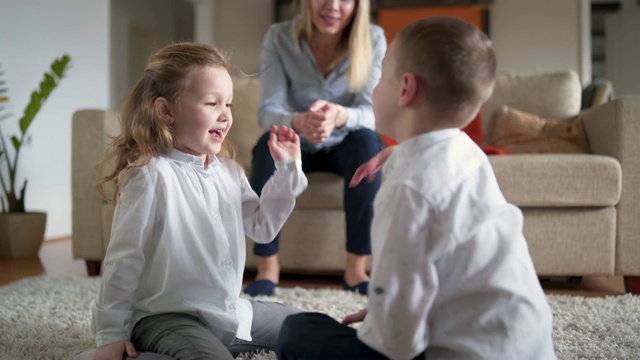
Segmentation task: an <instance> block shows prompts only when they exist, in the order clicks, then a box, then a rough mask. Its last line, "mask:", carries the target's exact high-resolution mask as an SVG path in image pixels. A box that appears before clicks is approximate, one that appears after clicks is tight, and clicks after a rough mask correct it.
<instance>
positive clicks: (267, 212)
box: [93, 150, 307, 346]
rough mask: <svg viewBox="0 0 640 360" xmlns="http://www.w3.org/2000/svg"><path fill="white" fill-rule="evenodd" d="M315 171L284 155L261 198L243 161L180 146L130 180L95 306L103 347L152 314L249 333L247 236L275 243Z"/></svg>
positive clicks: (225, 335)
mask: <svg viewBox="0 0 640 360" xmlns="http://www.w3.org/2000/svg"><path fill="white" fill-rule="evenodd" d="M306 186H307V179H306V177H305V175H304V173H303V172H302V169H301V164H300V162H288V163H285V162H283V161H277V162H276V171H275V173H274V174H273V176H272V177H271V179H270V180H269V181H268V182H267V183H266V185H265V186H264V188H263V190H262V195H261V196H260V197H258V196H257V195H256V193H255V192H254V191H253V190H252V189H251V186H250V185H249V182H248V181H247V178H246V176H245V173H244V171H243V169H242V168H241V167H240V166H239V165H238V164H236V163H235V162H233V161H232V160H229V159H223V158H215V159H214V160H213V161H212V162H211V163H210V164H209V166H208V168H206V169H205V166H204V162H203V160H202V159H201V158H199V157H195V156H191V155H188V154H186V153H183V152H180V151H177V150H174V151H173V152H172V153H171V154H170V155H168V156H164V157H158V158H154V159H152V160H151V161H150V162H149V164H147V165H145V166H143V167H140V168H132V169H131V170H130V171H129V172H128V173H127V175H126V176H125V178H124V179H123V181H122V186H121V195H120V198H119V200H118V203H117V206H116V210H115V215H114V221H113V225H112V229H111V239H110V242H109V247H108V249H107V253H106V256H105V259H104V267H103V274H102V286H101V289H100V292H99V295H98V299H97V300H96V302H95V305H94V307H93V322H94V331H95V334H96V342H97V345H98V346H101V345H104V344H108V343H112V342H114V341H118V340H122V339H128V338H129V336H130V333H131V330H132V328H133V326H134V325H135V323H136V322H137V321H138V320H140V319H141V318H143V317H145V316H149V315H154V314H160V313H168V312H180V313H189V314H192V315H194V316H197V317H199V318H200V319H202V321H203V322H204V323H205V324H206V325H207V326H208V327H209V328H210V329H211V331H212V332H213V333H214V334H215V335H216V336H217V337H218V338H220V339H221V340H222V341H223V342H225V343H229V342H230V341H231V340H233V339H234V338H235V337H238V338H240V339H244V340H251V322H252V318H253V312H252V309H251V305H250V303H249V302H248V301H247V300H245V299H241V298H240V297H239V295H240V291H241V286H242V274H243V270H244V265H245V257H246V249H245V235H246V236H248V237H250V238H252V239H253V240H254V241H256V242H258V243H268V242H270V241H272V239H273V238H274V237H275V235H276V234H277V233H278V231H280V229H281V227H282V225H283V224H284V222H285V220H286V219H287V218H288V216H289V215H290V214H291V211H292V210H293V207H294V205H295V198H296V197H297V196H298V195H300V194H301V193H302V191H304V189H305V188H306Z"/></svg>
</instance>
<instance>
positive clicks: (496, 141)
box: [489, 106, 590, 154]
mask: <svg viewBox="0 0 640 360" xmlns="http://www.w3.org/2000/svg"><path fill="white" fill-rule="evenodd" d="M489 145H490V146H493V147H496V148H499V149H501V150H503V151H504V152H506V153H507V154H522V153H589V152H590V149H589V142H588V140H587V136H586V134H585V132H584V125H583V122H582V118H581V117H580V116H579V115H576V116H574V117H571V118H569V119H566V120H558V119H550V118H543V117H540V116H538V115H534V114H530V113H527V112H524V111H521V110H517V109H514V108H511V107H508V106H502V107H501V108H500V109H499V110H498V111H497V112H496V114H495V117H494V124H493V130H492V131H491V139H490V140H489Z"/></svg>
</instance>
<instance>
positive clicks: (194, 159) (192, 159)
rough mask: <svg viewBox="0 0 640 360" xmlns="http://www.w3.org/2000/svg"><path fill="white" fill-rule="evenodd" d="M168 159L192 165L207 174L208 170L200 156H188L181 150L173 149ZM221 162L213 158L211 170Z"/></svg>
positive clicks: (210, 163) (210, 162) (210, 165)
mask: <svg viewBox="0 0 640 360" xmlns="http://www.w3.org/2000/svg"><path fill="white" fill-rule="evenodd" d="M167 157H168V158H169V159H172V160H175V161H178V162H182V163H187V164H191V165H192V166H193V167H195V168H196V169H198V170H199V171H202V172H207V170H205V169H204V160H202V158H201V157H199V156H195V155H191V154H187V153H185V152H182V151H180V150H177V149H173V150H172V151H171V153H169V155H167ZM219 162H220V160H218V157H217V156H213V157H212V160H210V161H209V169H211V168H212V167H215V166H216V164H218V163H219Z"/></svg>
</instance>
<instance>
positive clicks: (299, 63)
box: [258, 18, 387, 152]
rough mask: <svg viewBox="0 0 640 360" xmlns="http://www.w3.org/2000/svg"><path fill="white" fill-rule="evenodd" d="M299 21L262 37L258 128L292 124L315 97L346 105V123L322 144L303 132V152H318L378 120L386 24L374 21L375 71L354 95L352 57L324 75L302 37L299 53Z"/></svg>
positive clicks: (278, 26) (273, 28)
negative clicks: (375, 97)
mask: <svg viewBox="0 0 640 360" xmlns="http://www.w3.org/2000/svg"><path fill="white" fill-rule="evenodd" d="M297 21H299V18H295V19H293V20H289V21H284V22H280V23H276V24H273V25H271V27H270V28H269V30H268V31H267V33H266V35H265V37H264V40H263V43H262V52H261V55H260V63H261V74H260V108H259V110H258V121H259V123H260V126H261V127H262V128H263V129H264V130H265V131H267V130H268V129H270V128H271V126H273V125H278V126H281V125H285V126H288V127H291V119H292V118H293V115H294V114H296V113H300V112H305V111H307V110H308V109H309V106H311V104H313V103H314V102H315V101H316V100H326V101H329V102H332V103H336V104H340V105H342V106H343V107H344V108H345V109H346V111H347V114H348V118H347V123H346V125H345V126H344V127H342V128H339V129H338V128H336V129H334V130H333V132H332V133H331V136H329V138H328V139H327V140H326V141H324V142H323V143H320V144H312V143H310V142H309V141H308V140H307V139H306V138H305V137H304V136H301V145H302V149H303V150H304V151H307V152H316V151H318V150H320V149H323V148H329V147H331V146H334V145H336V144H339V143H340V142H341V141H342V140H343V139H344V138H345V137H346V136H347V134H348V133H349V131H353V130H357V129H360V128H369V129H372V130H373V129H374V127H375V120H374V115H373V107H372V103H371V93H372V91H373V89H374V88H375V86H376V85H377V83H378V81H379V80H380V74H381V66H382V58H383V57H384V54H385V51H386V50H387V41H386V38H385V36H384V32H383V30H382V28H381V27H379V26H377V25H373V24H372V25H371V42H372V50H373V51H372V59H371V61H372V71H371V74H370V75H369V80H368V81H367V83H366V85H365V86H364V88H363V89H362V90H361V91H359V92H356V93H353V92H351V91H349V78H348V75H347V69H348V68H349V57H348V55H347V57H345V59H343V60H342V61H341V62H340V63H339V64H338V66H337V67H336V68H335V69H333V70H332V71H331V73H329V75H328V76H327V77H324V76H323V75H322V72H321V71H320V70H319V69H318V66H316V62H315V58H314V57H313V54H312V53H311V49H310V48H309V45H308V44H307V42H306V41H305V40H304V39H301V40H300V49H301V51H300V52H299V51H298V50H297V49H296V46H295V45H294V43H293V29H294V26H295V24H296V22H297Z"/></svg>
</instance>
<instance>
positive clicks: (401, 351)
mask: <svg viewBox="0 0 640 360" xmlns="http://www.w3.org/2000/svg"><path fill="white" fill-rule="evenodd" d="M389 190H390V191H389V192H385V195H384V198H383V199H382V200H381V201H380V202H378V203H376V205H375V214H376V215H375V219H374V222H373V227H372V232H371V233H372V236H373V237H374V239H373V241H372V243H373V244H374V245H375V244H381V245H379V246H380V247H377V246H376V247H375V248H374V249H375V252H374V256H376V258H375V261H374V263H373V264H374V268H373V269H372V277H371V281H370V284H369V304H368V314H367V316H366V318H365V320H364V323H363V325H362V327H361V329H360V330H359V332H358V337H359V338H360V340H362V341H363V342H364V343H365V344H367V345H368V346H370V347H372V348H373V349H375V350H377V351H378V352H380V353H382V354H384V355H386V356H387V357H389V358H391V359H412V358H414V357H415V356H417V355H418V354H420V353H422V352H423V351H425V349H426V348H427V345H428V339H429V329H428V327H427V323H428V322H427V316H428V314H429V311H430V309H431V307H432V305H433V302H434V299H435V297H436V293H437V290H438V276H437V273H436V267H435V264H434V263H433V262H432V261H431V260H430V258H429V257H428V254H427V241H430V240H431V239H427V238H426V237H427V235H426V234H427V231H426V230H425V227H426V225H425V224H427V222H428V221H429V219H428V215H427V214H428V208H427V206H426V203H425V201H424V200H423V199H422V196H421V195H420V194H419V193H418V192H416V191H413V190H412V189H410V188H408V187H407V186H405V185H397V186H395V187H394V188H392V189H389Z"/></svg>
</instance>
